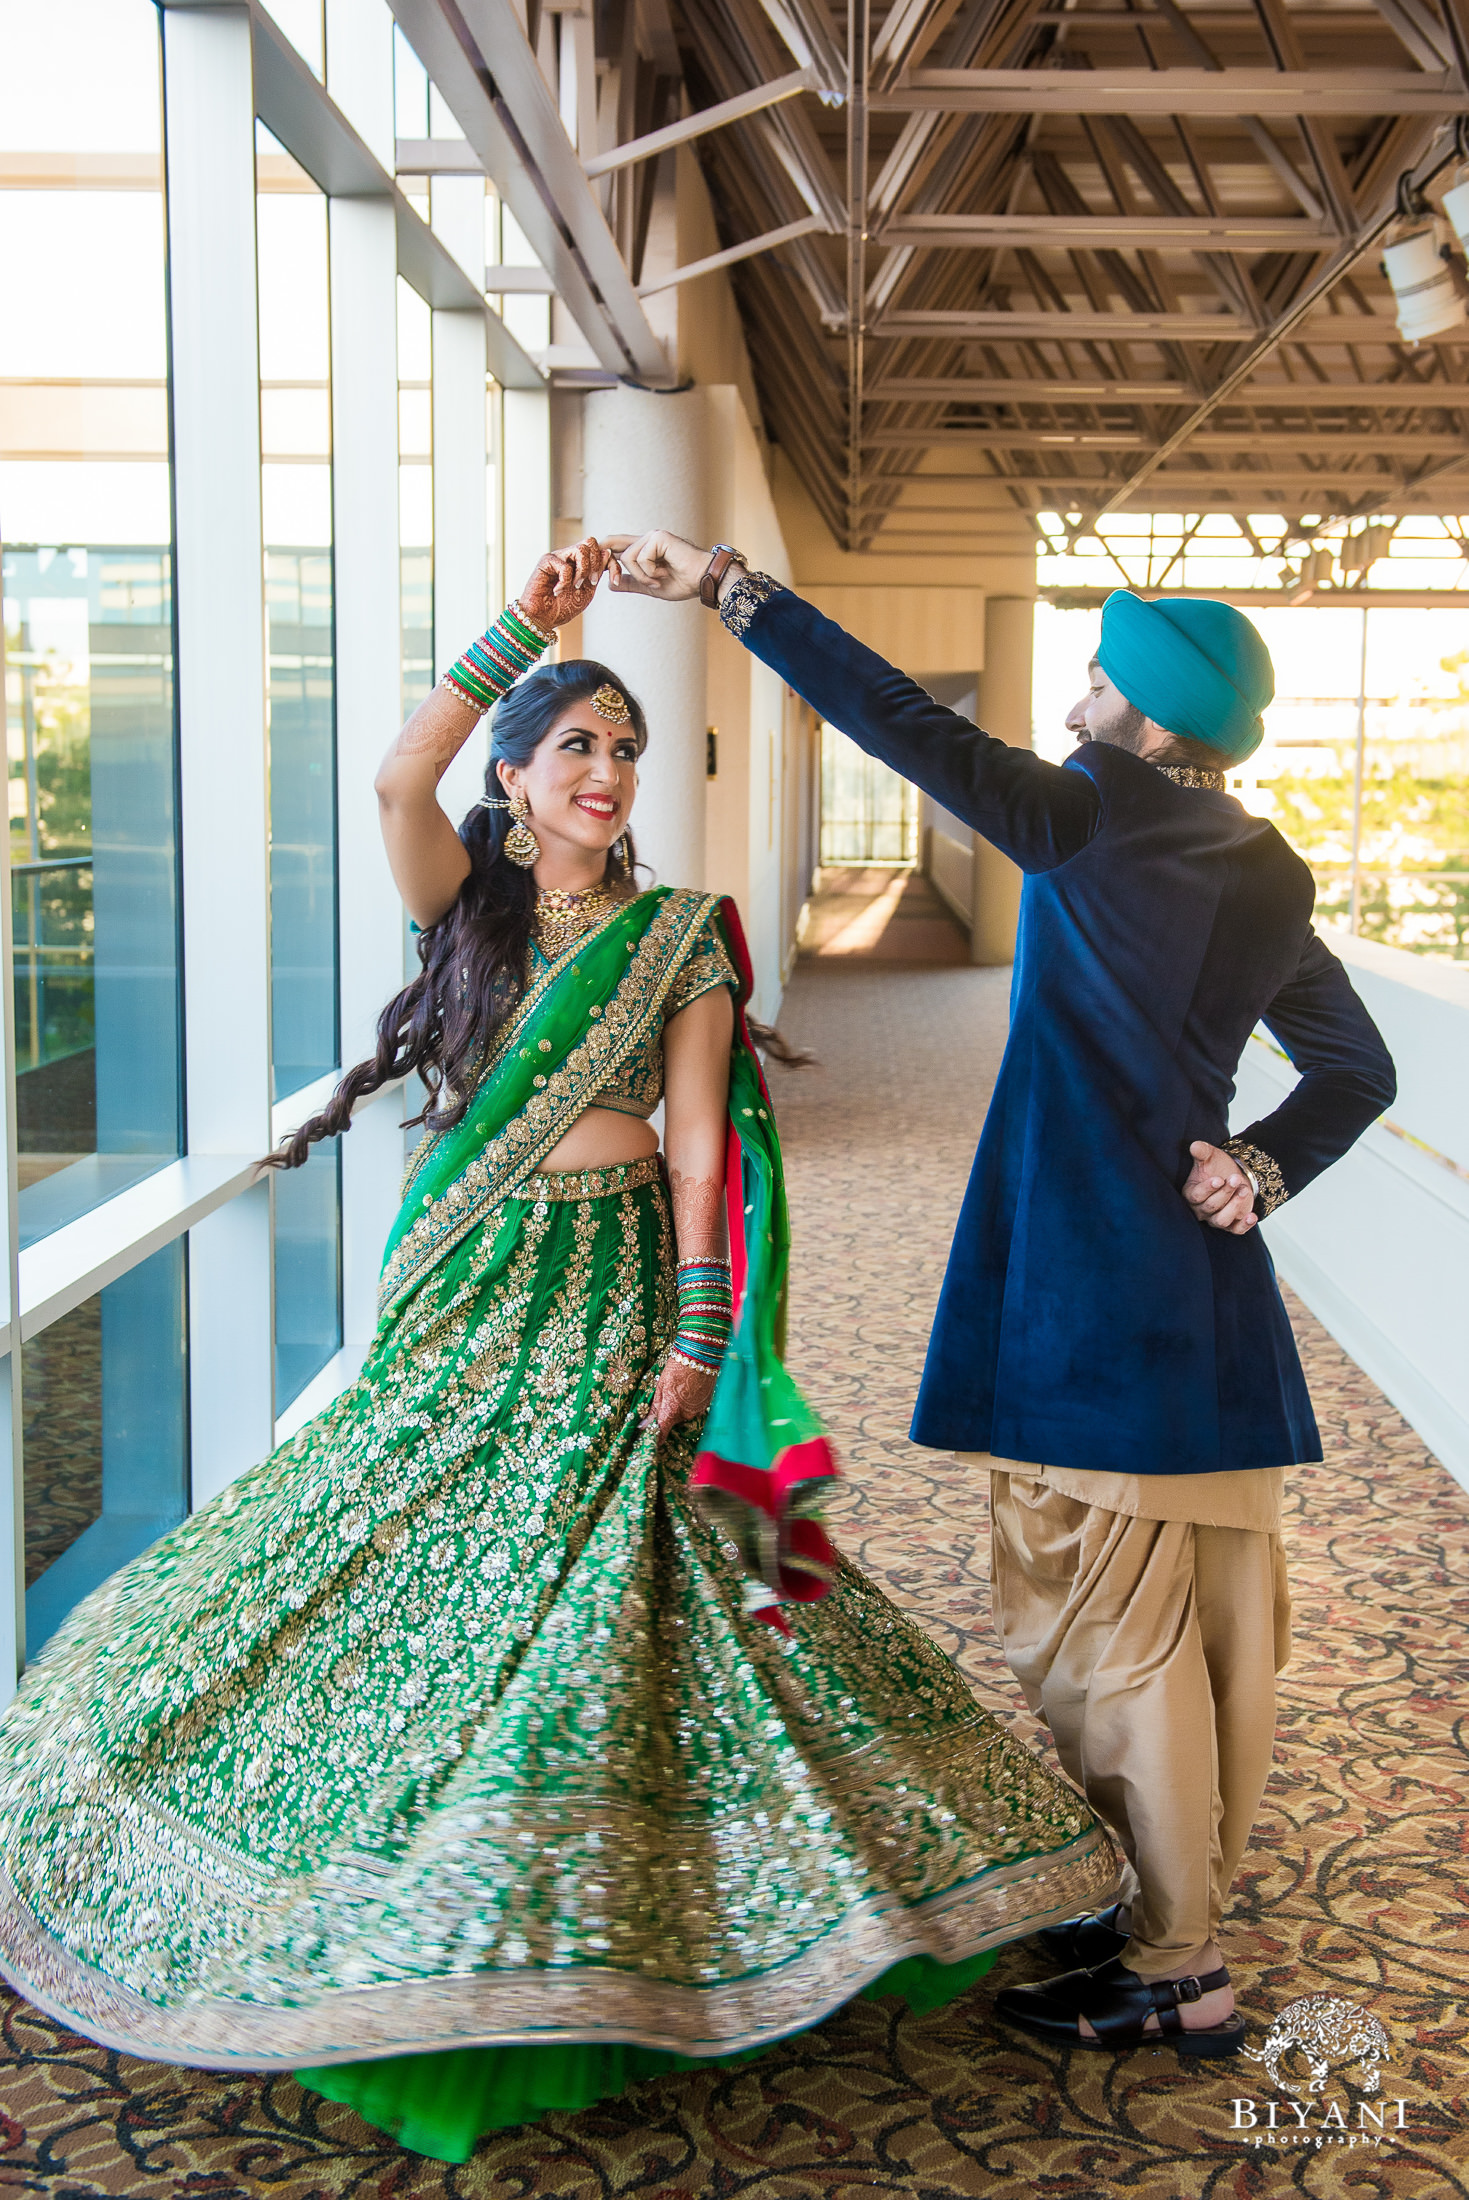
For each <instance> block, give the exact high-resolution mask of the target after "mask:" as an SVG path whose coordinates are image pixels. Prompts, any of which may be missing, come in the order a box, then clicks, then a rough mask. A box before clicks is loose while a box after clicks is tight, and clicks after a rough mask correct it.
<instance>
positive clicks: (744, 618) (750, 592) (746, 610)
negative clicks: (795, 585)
mask: <svg viewBox="0 0 1469 2200" xmlns="http://www.w3.org/2000/svg"><path fill="white" fill-rule="evenodd" d="M780 586H781V584H780V582H779V581H775V580H772V579H771V577H770V575H769V574H768V573H742V574H741V575H740V578H739V579H738V580H737V581H735V582H734V583H733V584H732V585H731V586H730V587H729V588H727V589H726V590H725V592H724V601H723V603H722V604H721V605H720V606H719V616H720V618H721V619H723V621H724V623H725V625H726V626H727V627H728V628H729V631H730V633H731V634H733V635H734V637H735V639H736V640H737V641H741V642H742V641H743V640H744V638H745V636H746V634H748V632H749V630H750V621H751V620H752V619H753V618H754V616H755V613H756V612H757V611H758V610H759V609H760V606H761V605H762V604H764V603H769V601H770V599H771V597H772V596H778V595H779V594H780Z"/></svg>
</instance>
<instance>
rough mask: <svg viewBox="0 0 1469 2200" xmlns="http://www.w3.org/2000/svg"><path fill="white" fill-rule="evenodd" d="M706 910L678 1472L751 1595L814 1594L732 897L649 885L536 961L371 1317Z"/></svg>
mask: <svg viewBox="0 0 1469 2200" xmlns="http://www.w3.org/2000/svg"><path fill="white" fill-rule="evenodd" d="M711 916H712V917H714V919H715V921H716V923H717V925H718V927H719V930H720V933H721V935H722V936H723V939H724V942H725V945H726V947H727V949H728V951H729V955H730V959H731V961H732V962H733V964H734V966H735V970H736V972H737V974H738V977H739V981H740V982H739V990H738V994H737V997H736V1007H735V1033H734V1040H733V1045H732V1049H731V1056H730V1091H729V1138H728V1145H727V1151H726V1167H725V1197H726V1203H727V1206H728V1211H729V1220H730V1254H731V1260H732V1262H733V1266H734V1284H735V1326H734V1334H733V1336H732V1337H731V1340H730V1344H729V1348H728V1350H727V1352H726V1354H725V1359H724V1364H723V1367H722V1368H721V1371H720V1375H719V1380H718V1383H717V1385H716V1387H715V1392H714V1400H713V1404H712V1405H711V1407H710V1409H709V1414H708V1418H707V1421H706V1423H705V1427H704V1436H703V1445H702V1448H701V1450H700V1452H699V1455H698V1458H697V1460H696V1462H695V1466H694V1476H693V1482H694V1487H695V1489H696V1490H697V1491H698V1492H699V1496H700V1501H701V1503H702V1504H703V1505H704V1506H705V1508H706V1510H708V1511H710V1512H711V1513H712V1514H714V1515H715V1516H716V1517H717V1519H718V1521H719V1524H720V1526H721V1527H722V1528H723V1529H724V1531H725V1532H726V1533H727V1534H728V1535H730V1536H731V1537H732V1538H733V1540H734V1541H735V1543H736V1544H737V1545H738V1548H739V1552H740V1556H741V1558H742V1559H743V1561H744V1564H745V1567H746V1570H747V1572H748V1574H749V1575H750V1577H751V1578H750V1580H749V1582H748V1583H747V1588H746V1595H747V1600H748V1603H749V1607H750V1609H751V1610H752V1611H755V1612H758V1613H759V1614H760V1616H761V1617H762V1618H765V1619H768V1620H769V1621H770V1622H771V1623H772V1625H774V1626H776V1627H779V1628H782V1629H784V1627H785V1621H784V1619H783V1618H782V1615H781V1612H780V1609H779V1608H780V1606H781V1605H782V1604H784V1603H786V1602H791V1601H794V1602H808V1601H811V1600H812V1599H814V1598H817V1597H821V1596H824V1595H825V1594H826V1591H827V1588H828V1587H829V1585H830V1581H831V1576H832V1569H833V1566H834V1564H835V1553H834V1551H833V1549H832V1546H831V1544H830V1542H829V1541H828V1539H827V1536H826V1533H825V1530H824V1529H823V1528H822V1527H821V1525H820V1522H819V1521H818V1519H817V1518H816V1517H815V1515H816V1512H817V1510H818V1501H819V1498H820V1496H821V1494H822V1485H823V1484H824V1483H825V1482H826V1481H828V1480H830V1478H831V1477H832V1476H833V1475H834V1474H835V1472H836V1466H835V1462H834V1460H833V1458H832V1453H831V1447H830V1445H829V1444H828V1442H827V1440H826V1437H825V1435H824V1433H823V1431H822V1428H821V1424H820V1423H819V1422H818V1420H817V1419H816V1416H815V1414H814V1413H813V1412H812V1411H811V1408H810V1407H809V1406H808V1405H807V1403H806V1401H805V1399H804V1398H803V1397H802V1395H801V1393H800V1391H799V1389H798V1388H797V1386H796V1384H795V1382H794V1380H793V1379H792V1377H791V1376H790V1374H789V1373H788V1371H787V1369H786V1366H785V1362H784V1349H785V1322H786V1288H787V1276H788V1272H789V1264H790V1216H789V1210H788V1208H787V1204H786V1195H785V1176H784V1172H783V1169H782V1166H781V1155H780V1141H779V1138H778V1137H777V1135H776V1128H775V1111H774V1109H773V1107H772V1106H771V1102H770V1094H769V1092H768V1091H767V1089H766V1085H765V1080H764V1077H763V1075H762V1073H761V1069H760V1063H759V1059H758V1057H757V1056H756V1053H755V1050H754V1047H753V1045H752V1043H751V1039H750V1032H749V1026H748V1024H747V1021H746V1017H745V1003H746V1002H747V1001H748V999H749V997H750V992H751V982H752V981H751V967H750V956H749V950H748V948H747V946H746V944H745V936H744V931H743V929H742V927H741V925H740V920H739V915H738V912H737V911H736V909H735V905H734V903H733V902H732V901H730V900H729V899H727V898H724V899H721V898H720V897H719V896H717V895H712V894H698V893H694V892H691V891H690V890H688V889H687V888H680V887H655V888H654V889H653V890H652V891H651V892H649V893H646V894H640V895H639V896H638V898H637V899H636V900H635V901H631V902H628V903H626V904H625V905H624V906H623V907H622V908H621V909H619V910H618V911H617V913H616V914H615V915H614V916H612V917H610V918H609V919H608V921H607V922H606V924H604V925H602V926H601V927H600V929H599V930H597V931H596V932H593V933H591V934H588V935H585V936H584V937H583V938H582V939H580V940H578V941H576V942H574V944H573V945H572V946H571V947H569V948H567V949H566V950H565V952H564V953H563V954H561V955H560V956H558V957H557V958H556V960H555V961H554V962H552V963H551V964H549V965H548V967H547V968H546V969H545V970H544V971H542V973H541V975H540V976H539V977H538V978H537V979H536V981H535V983H534V984H533V985H532V986H530V987H529V988H528V990H527V992H526V993H525V995H524V997H523V999H522V1000H521V1001H520V1002H519V1004H518V1006H517V1007H516V1009H515V1010H514V1012H513V1013H512V1015H511V1017H510V1019H509V1021H508V1023H507V1024H506V1026H505V1027H504V1029H503V1031H502V1032H501V1033H500V1035H499V1037H498V1039H497V1040H496V1043H495V1046H494V1049H493V1052H492V1053H491V1056H490V1059H489V1061H488V1063H487V1064H486V1066H485V1069H484V1071H483V1073H482V1075H481V1077H480V1080H479V1083H478V1084H477V1085H476V1087H475V1090H474V1094H473V1097H472V1098H471V1100H470V1104H469V1106H468V1108H467V1109H466V1110H465V1113H464V1116H463V1118H462V1120H461V1121H460V1122H459V1123H457V1124H456V1125H455V1126H454V1128H453V1129H452V1130H450V1131H446V1132H444V1133H442V1134H441V1135H439V1136H437V1137H432V1138H430V1139H428V1140H426V1141H425V1143H424V1145H423V1146H422V1147H421V1148H420V1149H419V1152H418V1154H417V1155H416V1156H415V1157H414V1162H413V1165H412V1168H411V1170H410V1174H409V1178H408V1181H407V1184H406V1187H405V1197H404V1201H403V1205H402V1207H401V1209H400V1210H399V1213H398V1217H397V1220H396V1221H395V1222H394V1224H393V1228H392V1230H391V1232H390V1234H389V1237H388V1245H387V1252H386V1255H385V1257H384V1261H383V1272H382V1279H381V1282H380V1284H379V1287H378V1312H379V1316H380V1318H381V1319H382V1320H384V1321H386V1320H388V1319H390V1318H392V1317H393V1316H395V1315H396V1313H397V1312H398V1310H399V1309H400V1308H401V1306H402V1305H403V1303H404V1301H405V1300H406V1299H407V1298H408V1297H409V1296H410V1295H411V1294H412V1293H413V1292H415V1291H416V1290H418V1289H419V1287H420V1286H421V1285H422V1284H424V1283H425V1282H426V1281H427V1280H428V1278H429V1277H430V1276H431V1275H432V1274H433V1273H434V1271H435V1270H436V1269H437V1268H438V1267H439V1265H440V1263H441V1262H442V1261H444V1260H445V1259H447V1257H448V1256H449V1254H450V1253H452V1252H453V1251H454V1249H455V1248H456V1247H457V1246H458V1245H460V1244H462V1243H463V1241H464V1239H465V1238H466V1237H468V1236H469V1234H470V1233H471V1232H472V1231H474V1230H477V1229H479V1228H480V1227H481V1226H482V1225H483V1224H484V1223H485V1222H486V1221H487V1220H488V1218H489V1217H490V1215H491V1214H493V1213H494V1211H495V1210H496V1209H497V1208H498V1207H499V1206H501V1205H502V1203H503V1202H504V1201H505V1200H507V1199H513V1198H515V1197H517V1196H518V1195H520V1194H522V1193H523V1191H524V1189H525V1186H526V1184H527V1182H528V1180H529V1179H530V1178H531V1177H532V1176H533V1175H534V1174H535V1173H536V1171H537V1170H538V1169H539V1168H540V1167H541V1165H542V1163H543V1162H544V1160H545V1158H546V1156H547V1155H548V1154H549V1153H550V1152H551V1151H552V1149H553V1148H554V1147H555V1146H556V1145H557V1144H558V1143H559V1141H560V1140H561V1139H562V1138H563V1137H564V1136H565V1135H566V1133H567V1131H568V1130H569V1129H570V1128H571V1126H572V1124H573V1123H574V1122H575V1121H576V1119H577V1117H578V1116H579V1115H580V1114H581V1113H582V1112H583V1110H584V1109H586V1108H589V1107H592V1106H594V1105H595V1103H596V1097H597V1094H598V1093H599V1092H600V1091H601V1090H602V1089H603V1087H604V1086H605V1085H606V1084H607V1083H608V1082H609V1080H610V1079H611V1078H612V1077H613V1075H614V1074H615V1072H616V1071H617V1070H618V1069H619V1068H620V1067H621V1066H622V1064H623V1063H624V1062H625V1061H626V1060H627V1058H628V1057H629V1056H630V1055H631V1054H633V1053H635V1052H636V1051H637V1050H638V1049H639V1048H640V1047H642V1046H643V1045H644V1044H645V1042H646V1041H647V1039H648V1038H649V1036H650V1035H651V1034H652V1033H653V1032H654V1031H656V1030H659V1029H661V1026H662V1020H663V1014H664V1007H665V1004H666V1002H667V999H668V996H669V993H670V992H671V991H672V988H673V986H674V983H675V981H676V979H677V978H678V976H679V974H680V972H681V971H682V970H683V967H684V965H685V963H686V962H687V961H688V958H689V956H690V955H691V954H692V952H693V950H694V946H695V943H696V941H697V938H698V934H699V931H700V929H701V927H702V926H703V925H704V924H705V922H706V921H707V920H708V919H709V918H710V917H711Z"/></svg>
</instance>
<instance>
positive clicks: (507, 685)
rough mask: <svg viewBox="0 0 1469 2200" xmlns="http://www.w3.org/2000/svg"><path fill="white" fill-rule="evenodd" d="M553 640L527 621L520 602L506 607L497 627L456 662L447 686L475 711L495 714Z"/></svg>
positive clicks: (471, 645)
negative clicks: (510, 691) (493, 712)
mask: <svg viewBox="0 0 1469 2200" xmlns="http://www.w3.org/2000/svg"><path fill="white" fill-rule="evenodd" d="M554 639H555V636H554V635H551V634H547V633H546V632H545V631H544V630H543V629H542V628H541V627H539V626H537V625H536V623H535V621H534V620H533V619H528V618H527V617H526V615H525V613H524V611H522V609H521V608H520V605H519V603H518V602H517V603H512V604H507V605H506V607H505V609H504V610H503V611H502V612H501V613H500V616H499V618H498V619H496V621H495V623H494V625H493V626H492V627H489V628H488V629H487V630H486V632H485V633H483V634H482V635H481V636H480V638H479V640H478V641H477V642H471V643H470V645H469V647H468V649H466V650H465V652H464V655H463V656H462V657H457V658H456V659H455V661H454V663H453V664H452V665H451V666H450V667H449V669H448V671H447V672H446V673H445V674H444V682H445V685H446V686H448V687H451V688H453V690H454V692H455V694H456V695H458V696H460V697H461V698H462V700H463V701H464V702H466V703H468V704H469V705H470V706H471V707H472V708H473V709H474V710H477V711H479V712H481V713H483V712H485V711H487V710H493V709H494V707H495V705H496V703H498V702H499V700H500V697H501V696H502V695H505V694H508V692H509V690H510V689H511V688H513V687H514V685H515V683H516V681H517V680H519V679H522V678H523V677H524V675H525V674H526V673H527V672H529V671H530V670H531V668H532V666H533V665H534V664H535V663H536V662H537V660H538V659H539V658H540V657H542V656H544V654H545V652H546V651H547V650H548V649H549V648H550V646H551V643H552V642H553V641H554Z"/></svg>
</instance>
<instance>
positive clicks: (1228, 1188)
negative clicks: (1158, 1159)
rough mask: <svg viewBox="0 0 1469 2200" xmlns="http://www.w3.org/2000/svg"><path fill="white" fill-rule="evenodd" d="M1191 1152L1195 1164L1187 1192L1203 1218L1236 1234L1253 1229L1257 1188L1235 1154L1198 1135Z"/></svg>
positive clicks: (1212, 1224)
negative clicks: (1211, 1143)
mask: <svg viewBox="0 0 1469 2200" xmlns="http://www.w3.org/2000/svg"><path fill="white" fill-rule="evenodd" d="M1189 1152H1190V1153H1191V1154H1192V1155H1193V1162H1194V1165H1193V1167H1192V1168H1191V1169H1190V1170H1189V1173H1188V1182H1187V1183H1186V1184H1185V1185H1184V1187H1183V1196H1184V1198H1185V1199H1186V1200H1187V1201H1188V1203H1189V1205H1190V1206H1191V1207H1192V1208H1193V1211H1194V1213H1195V1214H1196V1215H1197V1216H1198V1218H1199V1220H1200V1222H1207V1223H1208V1224H1209V1225H1210V1227H1211V1228H1212V1229H1215V1230H1228V1231H1229V1232H1230V1234H1231V1235H1232V1236H1234V1237H1243V1236H1244V1235H1245V1234H1246V1232H1247V1231H1249V1230H1253V1229H1254V1227H1255V1188H1254V1186H1253V1184H1251V1182H1250V1180H1249V1178H1248V1177H1247V1176H1246V1175H1245V1172H1244V1170H1243V1169H1242V1168H1241V1167H1240V1165H1239V1163H1238V1162H1237V1161H1236V1160H1235V1158H1234V1156H1233V1154H1228V1153H1226V1152H1225V1151H1224V1149H1223V1147H1222V1146H1211V1145H1210V1144H1209V1142H1208V1140H1207V1139H1203V1138H1198V1139H1195V1141H1194V1143H1193V1144H1192V1145H1191V1146H1190V1147H1189Z"/></svg>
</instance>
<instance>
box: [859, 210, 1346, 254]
mask: <svg viewBox="0 0 1469 2200" xmlns="http://www.w3.org/2000/svg"><path fill="white" fill-rule="evenodd" d="M877 241H878V242H879V243H880V244H887V245H914V246H919V247H923V246H928V247H943V248H950V249H963V248H966V247H969V248H973V249H975V250H987V249H995V250H997V249H999V248H1000V247H1002V246H1006V245H1010V246H1014V245H1027V246H1030V247H1032V248H1046V247H1049V248H1050V249H1052V250H1054V251H1075V252H1095V251H1099V250H1102V249H1104V248H1108V247H1118V246H1121V247H1123V248H1127V247H1132V248H1133V249H1134V250H1138V251H1141V250H1142V249H1144V248H1145V247H1158V248H1162V249H1165V250H1166V249H1169V248H1174V247H1176V248H1180V249H1186V250H1189V251H1211V252H1240V253H1250V254H1255V253H1261V252H1325V251H1329V250H1330V249H1331V248H1332V246H1334V245H1335V244H1336V242H1337V236H1336V231H1335V230H1332V229H1323V228H1322V227H1321V226H1320V225H1319V224H1318V223H1315V222H1308V221H1303V220H1300V219H1299V218H1295V217H1291V216H1288V215H1279V214H1258V215H1251V214H1239V215H1225V216H1220V217H1218V218H1217V219H1214V218H1210V217H1208V216H1205V215H1199V216H1189V215H1181V214H1137V215H1122V214H1117V215H1109V214H1089V215H1084V216H1082V217H1080V218H1079V219H1073V217H1072V216H1070V215H1069V214H895V215H894V216H893V217H892V219H891V220H890V221H888V222H886V223H885V224H884V225H883V227H882V228H881V229H880V230H879V232H878V237H877Z"/></svg>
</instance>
